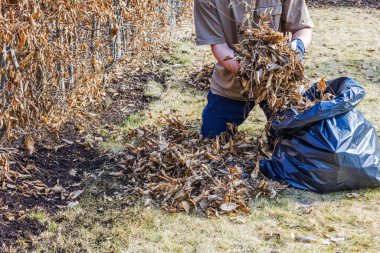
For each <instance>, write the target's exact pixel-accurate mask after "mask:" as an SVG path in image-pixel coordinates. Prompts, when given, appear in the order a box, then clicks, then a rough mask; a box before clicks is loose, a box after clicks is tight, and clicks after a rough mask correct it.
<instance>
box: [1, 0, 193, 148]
mask: <svg viewBox="0 0 380 253" xmlns="http://www.w3.org/2000/svg"><path fill="white" fill-rule="evenodd" d="M190 4H191V1H189V0H129V1H120V0H114V1H111V0H101V1H100V0H84V1H79V0H61V1H53V0H46V1H37V0H28V1H26V0H6V1H1V2H0V47H1V56H0V76H1V83H0V148H3V149H4V148H5V147H11V146H17V145H20V144H22V143H23V142H29V143H30V142H31V141H32V140H31V138H32V136H35V135H36V134H38V133H41V132H43V131H42V130H49V131H52V132H59V130H60V126H61V125H62V123H63V122H65V120H66V119H67V118H68V117H75V118H77V119H85V117H86V115H88V114H87V110H88V108H89V106H91V108H96V107H97V106H99V105H100V104H101V103H100V102H101V98H102V95H103V94H104V88H105V86H104V84H105V83H106V81H107V73H109V72H110V70H111V69H112V67H113V66H114V65H115V63H118V62H120V61H126V62H127V64H129V63H130V62H134V63H135V64H138V63H139V62H147V61H148V58H151V57H152V55H154V56H156V55H159V53H160V51H161V50H162V49H161V48H162V47H161V45H162V43H163V42H165V39H166V38H167V34H168V33H167V31H169V30H170V28H171V27H173V26H174V25H175V20H176V18H178V17H181V16H182V15H184V14H186V12H188V11H189V10H190V8H189V5H190ZM152 53H154V54H152ZM133 59H134V60H133ZM27 144H28V143H26V145H27Z"/></svg>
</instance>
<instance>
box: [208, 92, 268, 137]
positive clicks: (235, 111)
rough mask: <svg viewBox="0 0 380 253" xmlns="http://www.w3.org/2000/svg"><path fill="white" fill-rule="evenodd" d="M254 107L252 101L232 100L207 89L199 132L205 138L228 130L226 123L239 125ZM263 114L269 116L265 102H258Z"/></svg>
mask: <svg viewBox="0 0 380 253" xmlns="http://www.w3.org/2000/svg"><path fill="white" fill-rule="evenodd" d="M254 107H255V103H254V102H252V101H240V100H234V99H230V98H226V97H222V96H218V95H215V94H213V93H212V92H211V91H209V93H208V95H207V105H206V107H205V108H204V109H203V112H202V127H201V134H202V136H203V137H206V138H215V137H216V136H218V135H220V134H221V133H224V132H229V131H228V127H227V123H231V124H233V125H235V126H240V125H241V124H243V122H244V121H245V120H246V119H247V117H248V115H249V113H250V112H251V111H252V109H253V108H254ZM260 107H261V108H262V109H263V110H264V113H265V115H266V116H267V117H268V116H269V111H268V109H267V103H266V102H262V103H260Z"/></svg>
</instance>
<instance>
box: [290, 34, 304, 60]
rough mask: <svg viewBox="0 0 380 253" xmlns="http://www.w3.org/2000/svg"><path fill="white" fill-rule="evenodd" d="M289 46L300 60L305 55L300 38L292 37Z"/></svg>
mask: <svg viewBox="0 0 380 253" xmlns="http://www.w3.org/2000/svg"><path fill="white" fill-rule="evenodd" d="M290 47H291V48H292V50H293V51H294V52H296V53H297V54H298V55H299V57H300V58H301V60H302V59H303V56H304V55H305V51H306V50H305V45H304V44H303V41H302V40H301V39H294V40H292V42H290Z"/></svg>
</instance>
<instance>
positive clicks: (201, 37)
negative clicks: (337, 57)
mask: <svg viewBox="0 0 380 253" xmlns="http://www.w3.org/2000/svg"><path fill="white" fill-rule="evenodd" d="M252 1H253V2H256V5H255V8H254V9H252V8H247V4H250V5H249V6H252V4H251V3H252ZM247 11H248V12H249V13H251V14H250V17H251V19H253V21H255V23H258V21H259V17H260V14H263V13H271V15H272V24H271V25H272V28H274V29H275V30H277V31H283V32H285V31H287V32H295V31H298V30H300V29H302V28H306V27H313V22H312V21H311V19H310V15H309V12H308V10H307V7H306V4H305V0H195V1H194V19H195V31H196V37H197V38H196V42H197V44H198V45H213V44H222V43H225V42H227V44H228V45H229V46H230V47H231V48H233V45H234V44H237V43H239V39H240V38H239V37H240V36H239V34H238V30H237V26H238V24H240V23H242V21H243V19H244V16H245V14H246V13H247ZM253 24H254V23H253ZM211 92H212V93H214V94H217V95H220V96H224V97H227V98H232V99H237V100H244V99H243V96H242V95H241V88H240V83H239V81H238V80H237V79H236V75H235V74H233V73H231V72H229V71H228V70H227V69H225V68H224V67H223V65H222V64H220V63H217V64H216V66H215V69H214V73H213V75H212V78H211Z"/></svg>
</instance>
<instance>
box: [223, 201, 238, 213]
mask: <svg viewBox="0 0 380 253" xmlns="http://www.w3.org/2000/svg"><path fill="white" fill-rule="evenodd" d="M236 208H238V205H236V204H235V203H231V202H227V203H224V204H222V205H221V206H220V209H221V210H222V211H225V212H232V211H234V210H236Z"/></svg>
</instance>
